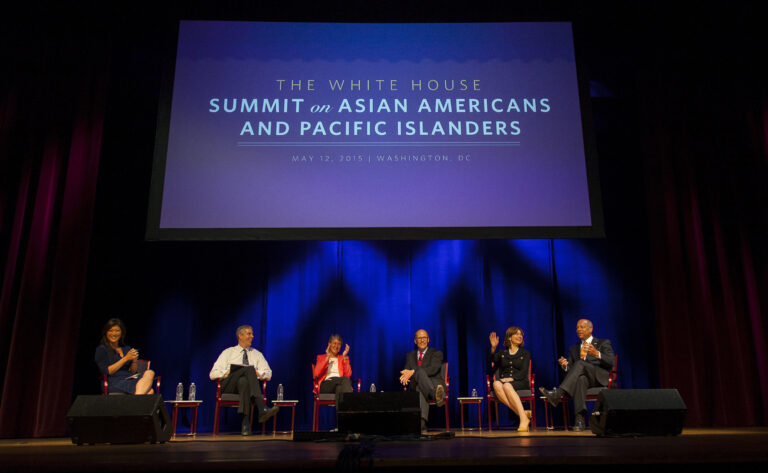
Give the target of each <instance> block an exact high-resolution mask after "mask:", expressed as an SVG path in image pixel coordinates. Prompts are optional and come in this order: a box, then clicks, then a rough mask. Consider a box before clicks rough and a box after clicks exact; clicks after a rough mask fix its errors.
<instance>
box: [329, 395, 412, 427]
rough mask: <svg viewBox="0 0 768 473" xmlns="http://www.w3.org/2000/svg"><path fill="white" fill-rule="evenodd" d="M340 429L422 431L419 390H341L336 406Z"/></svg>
mask: <svg viewBox="0 0 768 473" xmlns="http://www.w3.org/2000/svg"><path fill="white" fill-rule="evenodd" d="M338 416H339V432H352V433H356V434H369V435H387V436H392V435H421V409H420V407H419V393H417V392H415V391H408V392H388V393H344V394H343V395H342V398H341V401H340V402H339V406H338Z"/></svg>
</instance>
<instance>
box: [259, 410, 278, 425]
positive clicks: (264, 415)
mask: <svg viewBox="0 0 768 473" xmlns="http://www.w3.org/2000/svg"><path fill="white" fill-rule="evenodd" d="M279 410H280V408H279V407H277V406H272V407H270V408H268V409H264V410H263V411H261V412H259V423H260V424H261V423H263V422H265V421H267V420H269V419H271V418H272V417H273V416H274V415H275V414H277V411H279Z"/></svg>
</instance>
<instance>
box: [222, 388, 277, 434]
mask: <svg viewBox="0 0 768 473" xmlns="http://www.w3.org/2000/svg"><path fill="white" fill-rule="evenodd" d="M215 381H216V411H215V412H214V414H213V435H219V420H220V417H219V413H220V411H221V408H222V407H240V395H239V394H236V393H235V394H231V393H222V392H221V378H216V379H215ZM261 392H262V394H263V396H264V402H265V403H266V402H267V395H266V393H267V381H266V380H264V381H263V382H262V384H261ZM253 407H254V406H253V403H251V417H250V423H251V424H250V425H251V427H253ZM266 425H267V423H266V422H264V423H262V424H261V434H262V435H264V432H265V431H266Z"/></svg>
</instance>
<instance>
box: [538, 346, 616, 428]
mask: <svg viewBox="0 0 768 473" xmlns="http://www.w3.org/2000/svg"><path fill="white" fill-rule="evenodd" d="M614 356H615V358H614V363H613V369H611V371H609V372H608V386H599V387H594V388H589V389H587V396H586V400H587V402H590V401H597V396H598V395H599V394H600V391H602V390H604V389H614V388H616V385H617V382H618V377H619V355H615V354H614ZM570 399H571V397H570V396H569V395H567V394H563V397H562V398H560V405H561V406H562V409H563V424H564V426H565V430H568V419H569V418H570V417H571V409H570V407H569V406H568V404H569V402H568V401H570ZM544 417H545V419H546V423H547V427H551V426H552V422H553V421H552V418H551V417H550V414H549V403H548V402H547V401H546V400H545V401H544ZM585 420H586V419H585Z"/></svg>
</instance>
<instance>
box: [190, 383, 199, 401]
mask: <svg viewBox="0 0 768 473" xmlns="http://www.w3.org/2000/svg"><path fill="white" fill-rule="evenodd" d="M196 392H197V387H196V386H195V383H192V384H190V385H189V400H190V401H194V400H195V393H196Z"/></svg>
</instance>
